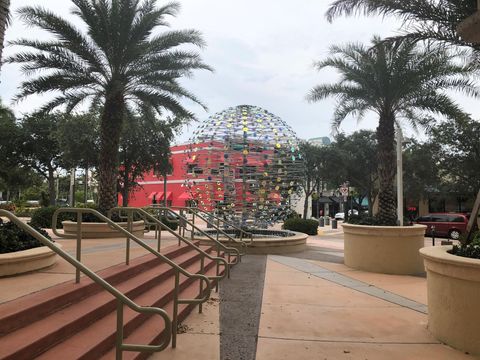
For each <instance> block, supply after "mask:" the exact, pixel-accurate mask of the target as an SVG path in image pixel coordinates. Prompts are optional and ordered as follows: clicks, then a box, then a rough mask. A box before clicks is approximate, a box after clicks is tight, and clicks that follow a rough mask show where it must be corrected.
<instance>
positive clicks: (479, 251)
mask: <svg viewBox="0 0 480 360" xmlns="http://www.w3.org/2000/svg"><path fill="white" fill-rule="evenodd" d="M449 253H450V254H453V255H457V256H462V257H467V258H471V259H480V241H475V242H472V243H470V244H468V245H465V244H461V245H453V248H452V250H450V251H449Z"/></svg>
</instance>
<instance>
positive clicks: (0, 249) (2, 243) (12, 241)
mask: <svg viewBox="0 0 480 360" xmlns="http://www.w3.org/2000/svg"><path fill="white" fill-rule="evenodd" d="M33 228H35V230H37V231H38V232H39V233H41V234H42V235H43V236H45V237H46V238H47V239H49V240H52V238H51V237H50V236H49V235H48V234H47V232H46V231H45V230H43V229H40V228H38V227H35V226H33ZM40 246H44V245H43V244H42V243H41V242H40V241H39V240H37V239H36V238H34V237H33V236H31V235H30V234H29V233H27V232H25V231H23V230H22V229H21V228H19V227H18V226H17V225H15V224H14V223H13V222H11V221H8V222H3V221H2V219H0V254H5V253H9V252H15V251H21V250H28V249H33V248H36V247H40Z"/></svg>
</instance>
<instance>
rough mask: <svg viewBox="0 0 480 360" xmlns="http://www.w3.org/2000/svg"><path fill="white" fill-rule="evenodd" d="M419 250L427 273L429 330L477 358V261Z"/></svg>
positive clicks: (479, 324)
mask: <svg viewBox="0 0 480 360" xmlns="http://www.w3.org/2000/svg"><path fill="white" fill-rule="evenodd" d="M451 248H452V247H451V246H435V247H426V248H423V249H421V250H420V254H421V255H422V256H423V258H424V261H425V268H426V270H427V289H428V329H429V330H430V331H431V332H432V334H433V335H434V336H435V337H436V338H437V339H438V340H440V341H441V342H444V343H446V344H448V345H450V346H452V347H454V348H457V349H459V350H462V351H463V352H468V353H470V354H472V355H476V356H480V340H479V339H480V306H479V304H480V260H478V259H469V258H464V257H461V256H456V255H452V254H449V253H448V252H447V250H449V249H451Z"/></svg>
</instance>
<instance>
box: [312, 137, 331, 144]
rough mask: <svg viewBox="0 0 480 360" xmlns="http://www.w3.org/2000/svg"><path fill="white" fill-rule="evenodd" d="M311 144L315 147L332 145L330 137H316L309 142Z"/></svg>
mask: <svg viewBox="0 0 480 360" xmlns="http://www.w3.org/2000/svg"><path fill="white" fill-rule="evenodd" d="M307 141H308V142H309V143H310V144H312V145H315V146H327V145H330V144H331V143H332V141H331V140H330V138H329V137H328V136H320V137H315V138H311V139H308V140H307Z"/></svg>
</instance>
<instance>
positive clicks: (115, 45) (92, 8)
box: [6, 0, 211, 213]
mask: <svg viewBox="0 0 480 360" xmlns="http://www.w3.org/2000/svg"><path fill="white" fill-rule="evenodd" d="M72 3H73V5H74V7H73V9H72V11H71V12H72V14H73V15H74V16H76V17H77V18H79V19H80V20H82V22H83V25H84V26H85V28H86V31H82V30H80V29H79V28H77V27H76V26H74V25H73V24H72V23H70V22H69V21H67V20H65V19H63V18H62V17H60V16H58V15H56V14H55V13H53V12H52V11H50V10H48V9H46V8H43V7H39V6H35V7H33V6H27V7H24V8H21V9H20V10H19V15H20V17H21V18H22V19H23V20H24V22H25V23H26V24H27V25H28V26H30V27H35V28H39V29H41V30H45V31H47V32H48V33H50V34H52V35H53V38H54V39H53V40H50V39H49V40H32V39H17V40H15V41H13V42H12V44H14V45H16V46H19V47H23V48H26V49H27V50H24V51H19V52H17V53H16V54H14V55H12V56H10V57H9V58H7V59H6V61H7V62H10V63H18V64H22V67H21V69H22V71H23V72H24V74H25V75H27V76H28V79H27V80H26V81H24V82H23V83H22V84H21V91H20V92H19V93H18V95H17V96H16V100H20V99H24V98H26V97H28V96H30V95H34V94H46V93H54V94H56V96H54V97H53V99H51V100H49V101H47V103H46V104H44V105H43V106H42V107H41V108H40V109H39V110H40V111H42V112H48V111H51V110H53V109H55V108H57V107H60V106H65V107H66V110H67V112H69V111H71V110H73V109H75V108H76V107H77V106H79V105H80V104H82V103H83V102H85V101H91V103H92V104H93V105H94V106H95V107H100V108H101V109H102V112H101V116H100V125H99V127H100V153H99V155H100V156H99V167H98V171H99V209H100V211H102V212H104V213H105V212H107V211H108V210H109V209H110V208H112V207H113V206H115V204H116V194H117V189H116V186H117V175H118V156H117V155H118V149H119V141H120V136H121V131H122V128H123V126H122V125H123V122H124V121H125V119H127V118H129V117H128V116H127V114H128V113H135V112H140V111H141V112H146V111H151V112H156V113H157V114H159V115H161V116H163V115H165V114H164V113H165V112H170V113H173V114H174V115H175V116H176V117H177V118H178V119H181V120H183V121H188V120H190V119H192V118H194V115H193V113H192V112H191V111H189V110H187V109H186V108H185V107H184V106H183V105H182V104H181V103H180V101H182V100H184V99H186V100H189V101H193V102H195V103H197V104H200V105H202V106H203V104H202V103H201V101H200V100H199V99H198V98H197V97H196V96H195V95H194V94H192V93H191V92H189V91H188V90H187V89H185V88H184V86H183V85H182V84H181V83H180V79H181V78H183V77H188V76H191V75H192V74H193V71H195V70H211V69H210V67H209V66H208V65H206V64H205V63H204V62H203V61H202V59H201V57H200V55H199V54H198V53H197V52H195V51H193V50H188V49H187V50H185V49H182V45H189V46H190V47H192V46H194V47H200V48H202V47H204V45H205V42H204V40H203V38H202V36H201V34H200V33H199V32H198V31H196V30H164V31H163V32H161V31H159V30H160V29H165V28H166V27H168V26H169V24H168V21H167V18H168V17H170V16H176V15H177V14H178V12H179V9H180V6H179V4H178V3H168V4H166V5H164V6H161V7H157V5H156V1H153V0H146V1H140V0H105V1H97V0H72Z"/></svg>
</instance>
